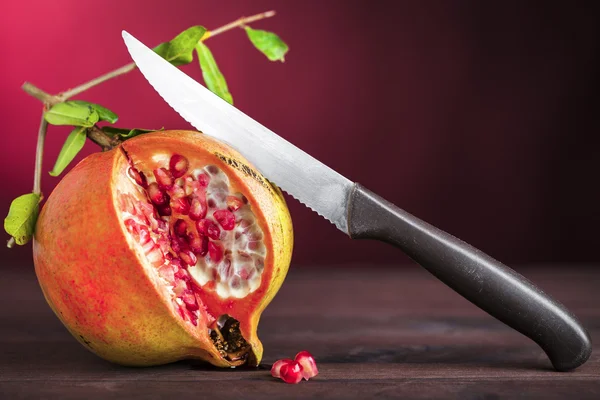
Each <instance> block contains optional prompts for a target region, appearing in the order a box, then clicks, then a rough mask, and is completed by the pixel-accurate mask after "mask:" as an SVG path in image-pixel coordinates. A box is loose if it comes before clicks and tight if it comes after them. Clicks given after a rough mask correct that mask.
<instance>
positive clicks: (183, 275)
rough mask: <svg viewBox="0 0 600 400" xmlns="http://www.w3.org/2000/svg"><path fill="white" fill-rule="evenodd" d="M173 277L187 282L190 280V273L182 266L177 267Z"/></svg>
mask: <svg viewBox="0 0 600 400" xmlns="http://www.w3.org/2000/svg"><path fill="white" fill-rule="evenodd" d="M175 278H177V279H180V280H181V281H183V282H187V281H189V280H190V273H189V272H187V270H186V269H184V268H179V269H178V270H177V271H176V272H175Z"/></svg>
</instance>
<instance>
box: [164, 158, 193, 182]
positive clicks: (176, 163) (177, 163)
mask: <svg viewBox="0 0 600 400" xmlns="http://www.w3.org/2000/svg"><path fill="white" fill-rule="evenodd" d="M189 166H190V162H189V161H188V159H187V158H185V157H184V156H182V155H181V154H173V155H172V156H171V160H169V169H170V170H171V174H173V177H175V178H179V177H180V176H183V174H185V173H186V172H187V170H188V167H189Z"/></svg>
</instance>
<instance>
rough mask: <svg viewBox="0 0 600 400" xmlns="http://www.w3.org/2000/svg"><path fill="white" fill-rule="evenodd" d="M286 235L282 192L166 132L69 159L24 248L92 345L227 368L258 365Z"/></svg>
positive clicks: (59, 311)
mask: <svg viewBox="0 0 600 400" xmlns="http://www.w3.org/2000/svg"><path fill="white" fill-rule="evenodd" d="M292 242H293V238H292V226H291V218H290V215H289V212H288V209H287V207H286V205H285V201H284V199H283V197H282V195H281V192H280V191H279V189H278V188H277V187H275V186H273V185H271V184H270V183H269V182H268V181H267V180H266V179H265V178H264V177H262V176H261V175H260V174H259V173H258V172H257V171H256V170H255V169H254V168H253V167H252V166H251V165H250V163H248V162H247V161H246V160H245V159H244V158H243V157H242V156H241V155H240V154H239V153H237V152H236V151H235V150H233V149H231V148H230V147H228V146H226V145H224V144H222V143H220V142H218V141H216V140H214V139H212V138H210V137H208V136H206V135H203V134H201V133H198V132H190V131H164V132H158V133H149V134H145V135H141V136H138V137H135V138H132V139H130V140H128V141H126V142H124V143H122V144H121V145H120V146H119V147H117V148H115V149H113V150H111V151H108V152H104V153H96V154H92V155H90V156H89V157H87V158H86V159H84V160H83V161H81V162H80V163H79V164H78V165H77V166H75V167H74V168H73V169H72V170H71V171H70V172H69V173H68V174H67V175H66V176H65V177H64V178H63V179H62V181H61V182H60V183H59V184H58V185H57V187H56V188H55V190H54V191H53V193H52V194H51V195H50V197H49V198H48V201H47V202H46V204H45V205H44V207H43V209H42V212H41V214H40V216H39V219H38V222H37V226H36V234H35V238H34V244H33V253H34V263H35V270H36V274H37V276H38V279H39V282H40V286H41V288H42V291H43V293H44V296H45V297H46V300H47V301H48V303H49V305H50V307H51V308H52V309H53V310H54V312H55V313H56V315H57V316H58V318H59V319H60V320H61V321H62V322H63V323H64V325H65V326H66V327H67V329H68V330H69V331H70V332H71V333H72V334H73V336H74V337H75V338H76V339H77V340H78V341H80V342H81V343H82V344H83V345H84V346H86V347H87V348H88V349H89V350H91V351H93V352H94V353H96V354H98V355H99V356H101V357H103V358H105V359H107V360H109V361H113V362H116V363H120V364H124V365H133V366H144V365H156V364H163V363H168V362H172V361H176V360H180V359H186V358H195V359H202V360H206V361H208V362H210V363H211V364H214V365H216V366H220V367H228V366H239V365H242V364H248V365H258V363H259V362H260V360H261V357H262V351H263V349H262V344H261V342H260V341H259V339H258V337H257V333H256V331H257V325H258V321H259V318H260V315H261V313H262V311H263V310H264V309H265V307H266V306H267V305H268V304H269V302H270V301H271V300H272V298H273V296H274V295H275V294H276V293H277V291H278V290H279V287H280V286H281V284H282V283H283V279H284V278H285V275H286V273H287V270H288V267H289V263H290V259H291V251H292ZM292 372H293V371H291V370H290V372H288V375H289V374H292Z"/></svg>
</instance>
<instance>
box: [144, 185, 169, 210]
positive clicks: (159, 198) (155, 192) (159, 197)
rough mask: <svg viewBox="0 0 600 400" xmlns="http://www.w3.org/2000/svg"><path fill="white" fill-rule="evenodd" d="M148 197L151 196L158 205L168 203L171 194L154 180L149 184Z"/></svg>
mask: <svg viewBox="0 0 600 400" xmlns="http://www.w3.org/2000/svg"><path fill="white" fill-rule="evenodd" d="M148 197H150V200H151V201H152V203H154V204H155V205H157V206H160V205H163V204H166V203H167V202H168V201H169V200H168V198H169V195H168V194H166V193H165V192H163V191H162V190H160V188H159V187H158V183H156V182H152V183H151V184H150V185H148Z"/></svg>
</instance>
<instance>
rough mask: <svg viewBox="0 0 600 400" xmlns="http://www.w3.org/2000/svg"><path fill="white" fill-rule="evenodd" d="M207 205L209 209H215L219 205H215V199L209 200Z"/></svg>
mask: <svg viewBox="0 0 600 400" xmlns="http://www.w3.org/2000/svg"><path fill="white" fill-rule="evenodd" d="M207 204H208V208H215V207H216V206H217V203H215V199H208V201H207Z"/></svg>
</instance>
